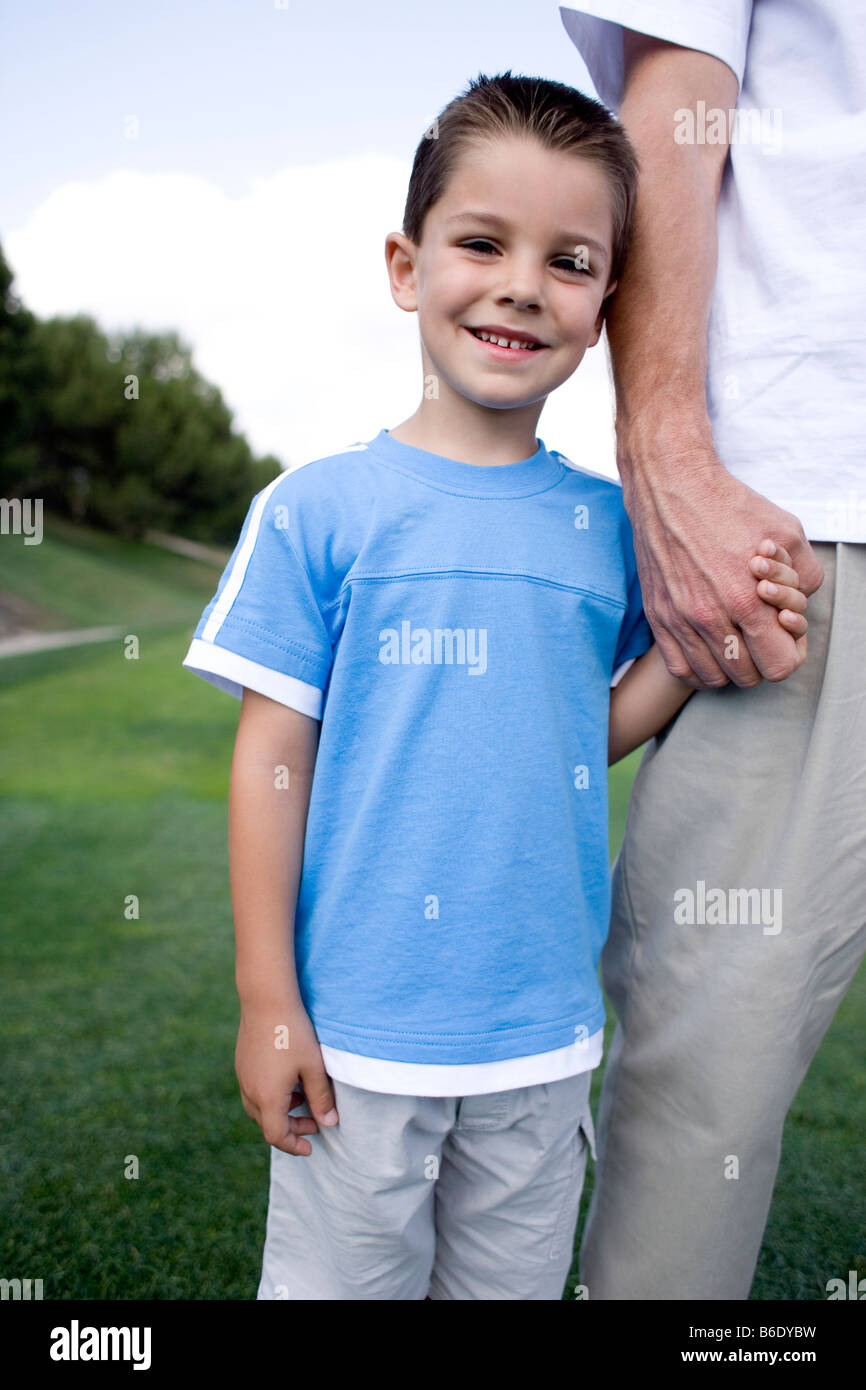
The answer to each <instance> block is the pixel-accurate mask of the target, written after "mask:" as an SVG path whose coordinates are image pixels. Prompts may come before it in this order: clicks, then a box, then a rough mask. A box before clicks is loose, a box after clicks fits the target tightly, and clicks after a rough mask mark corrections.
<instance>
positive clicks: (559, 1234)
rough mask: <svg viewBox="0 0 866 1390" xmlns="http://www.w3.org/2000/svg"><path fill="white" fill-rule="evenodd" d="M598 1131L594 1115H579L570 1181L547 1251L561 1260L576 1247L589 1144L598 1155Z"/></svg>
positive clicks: (551, 1257)
mask: <svg viewBox="0 0 866 1390" xmlns="http://www.w3.org/2000/svg"><path fill="white" fill-rule="evenodd" d="M594 1145H595V1131H594V1129H593V1125H592V1118H591V1116H590V1115H589V1112H588V1111H587V1112H586V1114H585V1115H584V1116H582V1118H581V1119H580V1121H579V1123H578V1125H577V1127H576V1128H575V1131H574V1136H573V1138H572V1140H571V1144H570V1145H569V1152H570V1165H569V1174H568V1181H567V1183H566V1185H565V1192H564V1196H563V1200H562V1207H561V1209H560V1212H559V1216H558V1218H557V1222H556V1226H555V1228H554V1232H553V1235H552V1237H551V1240H550V1245H549V1247H548V1251H547V1258H548V1259H549V1260H558V1259H561V1258H562V1257H563V1255H564V1254H565V1253H566V1251H570V1250H573V1248H574V1233H575V1230H576V1228H577V1218H578V1214H579V1212H580V1196H581V1193H582V1192H583V1179H584V1174H585V1173H586V1155H587V1151H588V1146H590V1148H591V1152H592V1155H593V1157H595V1147H594Z"/></svg>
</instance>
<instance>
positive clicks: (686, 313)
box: [607, 31, 737, 488]
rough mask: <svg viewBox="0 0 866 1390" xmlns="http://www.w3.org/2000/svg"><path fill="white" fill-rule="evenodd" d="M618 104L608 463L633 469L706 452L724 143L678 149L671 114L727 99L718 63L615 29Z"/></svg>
mask: <svg viewBox="0 0 866 1390" xmlns="http://www.w3.org/2000/svg"><path fill="white" fill-rule="evenodd" d="M625 59H626V86H625V91H624V95H623V100H622V103H621V106H620V110H619V113H618V115H619V119H620V120H621V121H622V123H623V125H624V126H625V128H626V130H627V132H628V134H629V137H630V138H631V140H632V143H633V144H634V146H635V149H636V151H637V155H638V158H639V160H640V164H641V174H640V184H639V191H638V200H637V207H636V212H635V222H634V230H633V236H632V244H631V250H630V252H629V258H628V263H627V265H626V268H625V271H624V273H623V275H622V278H621V280H620V283H619V286H618V288H617V290H616V293H615V295H614V297H613V303H612V305H611V309H610V314H609V317H608V325H607V332H608V340H609V343H610V349H611V361H612V366H613V374H614V384H615V388H616V408H617V430H616V432H617V462H618V465H619V468H620V472H621V474H622V476H623V486H624V488H627V484H628V482H629V480H630V474H631V473H632V471H633V470H634V469H636V468H650V469H652V468H656V467H664V465H665V460H666V459H668V458H669V459H670V461H671V463H672V465H674V466H675V465H676V462H677V455H678V454H679V455H680V456H681V457H684V456H685V455H686V454H689V453H691V452H692V450H694V449H695V448H697V449H698V450H701V449H710V450H711V449H712V432H711V429H710V423H709V418H708V415H707V400H706V373H707V323H708V319H709V311H710V304H711V301H712V294H713V286H714V282H715V274H716V257H717V236H716V208H717V203H718V194H719V188H720V186H721V178H722V172H723V168H724V162H725V159H726V157H727V145H709V144H678V143H677V142H676V140H675V139H674V129H675V119H674V112H675V111H677V110H678V109H680V108H691V109H694V107H695V104H696V102H697V101H698V100H699V99H700V100H704V101H705V102H706V103H707V106H717V107H720V108H722V109H723V110H725V111H727V110H728V109H730V108H732V107H734V106H735V105H736V100H737V79H736V77H735V76H734V74H733V72H732V71H731V70H730V68H728V67H727V65H726V64H724V63H722V62H721V61H720V60H719V59H716V58H712V57H710V56H709V55H707V54H704V53H696V52H693V51H692V50H689V49H684V48H680V47H679V46H678V45H675V44H669V43H663V42H661V41H660V40H655V39H644V38H643V37H642V36H636V35H632V34H631V33H630V32H628V31H627V32H626V52H625Z"/></svg>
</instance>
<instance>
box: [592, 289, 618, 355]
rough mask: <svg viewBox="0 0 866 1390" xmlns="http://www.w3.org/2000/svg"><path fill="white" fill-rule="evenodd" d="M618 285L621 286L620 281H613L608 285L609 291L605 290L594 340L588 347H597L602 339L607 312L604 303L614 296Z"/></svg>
mask: <svg viewBox="0 0 866 1390" xmlns="http://www.w3.org/2000/svg"><path fill="white" fill-rule="evenodd" d="M618 284H619V281H618V280H613V281H612V282H611V284H609V285H608V287H607V289H606V290H605V292H604V294H603V296H602V300H601V308H600V309H599V311H598V317H597V318H596V320H595V324H594V325H593V330H592V339H591V340H590V342H588V343H587V347H595V345H596V343H597V342H598V340H599V338H600V337H601V330H602V327H603V326H604V313H605V310H604V302H605V300H606V299H610V296H611V295H612V294H613V292H614V290H615V289H616V287H617V285H618Z"/></svg>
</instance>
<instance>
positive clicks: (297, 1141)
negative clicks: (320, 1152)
mask: <svg viewBox="0 0 866 1390" xmlns="http://www.w3.org/2000/svg"><path fill="white" fill-rule="evenodd" d="M259 1124H260V1126H261V1131H262V1134H263V1135H264V1139H265V1143H266V1144H270V1145H271V1147H272V1148H274V1149H282V1150H283V1152H284V1153H287V1154H298V1155H301V1156H303V1157H306V1156H307V1155H308V1154H311V1153H312V1151H313V1149H312V1145H311V1144H310V1142H309V1140H308V1139H305V1138H304V1137H303V1136H304V1135H305V1134H314V1133H315V1132H316V1129H317V1128H318V1126H317V1125H316V1122H315V1120H314V1119H313V1118H312V1117H311V1116H310V1115H297V1116H294V1115H286V1114H284V1113H283V1112H281V1111H280V1110H279V1109H278V1108H274V1109H269V1110H267V1111H263V1112H262V1115H261V1118H260V1120H259Z"/></svg>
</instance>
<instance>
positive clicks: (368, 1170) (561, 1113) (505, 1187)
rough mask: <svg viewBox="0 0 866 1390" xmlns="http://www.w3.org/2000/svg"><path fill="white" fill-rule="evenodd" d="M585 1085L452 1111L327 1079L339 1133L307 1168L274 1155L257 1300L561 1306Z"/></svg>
mask: <svg viewBox="0 0 866 1390" xmlns="http://www.w3.org/2000/svg"><path fill="white" fill-rule="evenodd" d="M591 1081H592V1071H585V1072H580V1073H579V1074H578V1075H576V1076H570V1077H566V1078H565V1079H563V1080H561V1081H552V1082H549V1083H546V1084H541V1085H534V1086H525V1087H523V1088H520V1089H515V1090H511V1091H497V1092H493V1093H492V1094H489V1095H477V1096H465V1097H463V1098H460V1097H451V1096H435V1097H430V1096H398V1095H382V1094H380V1093H379V1092H376V1091H365V1090H361V1089H360V1088H358V1087H356V1086H350V1085H348V1084H347V1083H346V1082H343V1081H338V1080H336V1079H334V1080H332V1085H333V1088H334V1095H335V1099H336V1103H337V1110H338V1111H339V1114H340V1123H339V1124H338V1125H335V1126H334V1127H333V1128H332V1129H325V1128H321V1129H320V1131H319V1133H317V1134H310V1135H308V1136H306V1137H307V1138H309V1141H310V1144H311V1145H312V1150H313V1152H312V1153H311V1154H310V1155H308V1156H307V1157H306V1158H305V1157H298V1156H296V1155H293V1154H287V1153H284V1152H283V1150H282V1149H275V1148H271V1178H270V1198H269V1203H268V1221H267V1234H266V1239H265V1249H264V1258H263V1264H262V1277H261V1282H260V1284H259V1289H258V1297H259V1298H261V1299H279V1298H283V1299H387V1300H403V1299H423V1298H425V1297H426V1296H427V1294H428V1293H429V1295H430V1298H431V1299H520V1300H529V1299H561V1298H562V1294H563V1290H564V1287H565V1281H566V1279H567V1278H568V1273H569V1270H570V1268H571V1263H572V1258H573V1250H574V1233H575V1226H576V1224H577V1214H578V1206H579V1203H580V1194H581V1190H582V1187H583V1178H584V1171H585V1167H586V1150H587V1145H589V1148H590V1150H591V1152H592V1154H593V1156H594V1155H595V1136H594V1131H593V1123H592V1117H591V1115H590V1108H589V1089H590V1084H591ZM292 1113H293V1114H294V1115H309V1113H310V1111H309V1108H308V1106H307V1105H306V1103H304V1104H303V1105H300V1106H297V1107H296V1108H295V1109H294V1110H293V1112H292Z"/></svg>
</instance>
